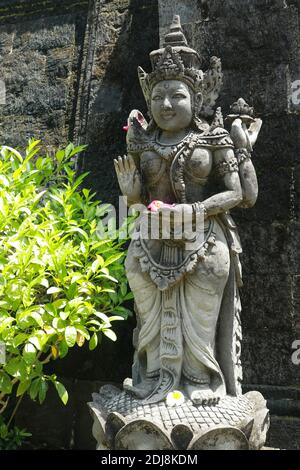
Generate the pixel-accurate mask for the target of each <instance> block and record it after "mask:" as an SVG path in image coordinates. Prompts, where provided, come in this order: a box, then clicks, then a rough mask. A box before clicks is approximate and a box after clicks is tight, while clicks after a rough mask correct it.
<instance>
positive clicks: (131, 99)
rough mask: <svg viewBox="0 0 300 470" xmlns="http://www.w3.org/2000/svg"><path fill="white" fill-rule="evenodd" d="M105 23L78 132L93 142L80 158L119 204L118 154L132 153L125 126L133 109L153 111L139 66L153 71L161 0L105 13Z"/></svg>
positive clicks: (140, 0) (103, 193)
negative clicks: (142, 86) (115, 160)
mask: <svg viewBox="0 0 300 470" xmlns="http://www.w3.org/2000/svg"><path fill="white" fill-rule="evenodd" d="M112 3H113V2H112ZM99 24H100V26H99V29H98V31H97V35H96V43H95V44H94V47H95V51H94V59H93V67H92V71H91V72H89V73H88V74H87V76H86V80H85V84H84V87H85V88H86V90H87V95H88V97H87V99H86V102H85V103H84V105H83V106H82V105H81V111H80V113H79V114H80V118H79V119H80V121H81V122H80V129H79V131H75V133H76V132H78V135H79V140H80V142H82V143H87V144H88V145H89V148H88V151H87V152H86V154H85V155H84V157H83V158H82V160H81V161H80V162H79V169H80V171H90V172H91V174H90V175H89V176H88V178H87V180H86V181H87V182H88V185H89V186H90V187H91V188H92V189H93V190H94V191H96V193H97V196H98V198H100V199H102V200H103V201H105V202H110V203H113V204H116V203H117V202H118V196H119V188H118V185H117V179H116V177H115V171H114V166H113V158H115V157H117V156H118V155H123V154H124V153H125V152H126V135H125V132H124V131H123V129H122V128H123V126H124V125H125V124H126V122H127V118H128V115H129V112H130V111H131V109H132V108H139V109H140V110H141V111H142V112H143V113H144V114H145V115H147V110H146V105H145V102H144V99H143V96H142V92H141V90H140V86H139V82H138V77H137V67H138V65H141V66H142V67H145V69H149V68H150V60H149V52H150V51H152V50H153V49H155V48H157V47H158V41H159V32H158V7H157V0H155V1H153V0H150V1H149V0H131V1H130V2H129V5H128V8H124V9H123V10H122V9H121V10H120V9H115V11H114V12H113V11H111V12H110V11H107V13H106V12H105V11H103V13H101V12H100V21H99ZM116 35H117V37H116ZM114 41H115V42H114ZM82 104H83V103H82ZM86 110H88V116H87V117H86V116H85V115H84V113H85V112H86Z"/></svg>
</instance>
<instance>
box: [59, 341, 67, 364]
mask: <svg viewBox="0 0 300 470" xmlns="http://www.w3.org/2000/svg"><path fill="white" fill-rule="evenodd" d="M68 351H69V348H68V345H67V343H66V341H65V340H63V341H61V342H60V343H59V345H58V352H59V357H60V358H61V359H63V358H64V357H65V356H66V355H67V354H68Z"/></svg>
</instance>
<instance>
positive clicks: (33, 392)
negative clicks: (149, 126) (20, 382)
mask: <svg viewBox="0 0 300 470" xmlns="http://www.w3.org/2000/svg"><path fill="white" fill-rule="evenodd" d="M40 384H41V379H40V378H38V379H35V380H33V381H32V382H31V385H30V390H29V395H30V398H31V399H32V400H35V399H36V397H37V396H38V393H39V389H40Z"/></svg>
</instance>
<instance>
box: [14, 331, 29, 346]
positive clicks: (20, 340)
mask: <svg viewBox="0 0 300 470" xmlns="http://www.w3.org/2000/svg"><path fill="white" fill-rule="evenodd" d="M27 338H28V335H27V334H26V333H19V334H18V335H17V336H15V337H14V339H13V346H14V348H17V347H18V346H20V344H22V343H24V341H26V340H27Z"/></svg>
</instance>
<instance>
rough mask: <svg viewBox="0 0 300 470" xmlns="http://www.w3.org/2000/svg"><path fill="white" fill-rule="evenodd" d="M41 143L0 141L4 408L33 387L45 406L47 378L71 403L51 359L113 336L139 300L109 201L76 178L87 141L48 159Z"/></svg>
mask: <svg viewBox="0 0 300 470" xmlns="http://www.w3.org/2000/svg"><path fill="white" fill-rule="evenodd" d="M38 144H39V141H35V140H32V141H30V142H29V145H28V147H27V149H26V152H25V155H21V154H20V153H19V152H18V151H17V150H15V149H11V148H8V147H2V148H1V158H0V343H1V342H2V343H4V344H5V347H6V362H5V364H2V365H1V364H0V415H1V414H2V415H3V414H4V413H5V409H6V408H7V405H8V403H9V400H10V399H12V398H13V401H14V400H15V399H16V397H17V400H20V399H21V398H22V397H23V395H24V394H25V393H27V394H29V396H30V397H31V398H32V399H33V400H39V402H40V403H42V402H43V401H44V399H45V397H46V393H47V390H48V386H49V385H52V386H54V387H55V388H56V390H57V392H58V394H59V396H60V398H61V400H62V402H63V403H64V404H66V403H67V401H68V393H67V391H66V389H65V387H64V386H63V384H62V383H60V382H59V381H58V380H57V377H56V376H55V375H47V374H46V373H45V372H44V366H45V364H47V363H49V362H50V361H52V360H57V359H61V358H64V357H65V356H66V355H67V354H68V350H69V348H73V347H74V346H76V345H77V346H78V347H81V346H82V345H83V344H84V343H85V342H86V341H87V342H88V344H89V348H90V349H91V350H92V349H94V348H96V346H97V345H98V344H99V342H100V340H101V336H102V335H105V336H107V337H108V338H110V339H111V340H113V341H115V339H116V335H115V333H114V332H113V330H112V329H111V324H112V322H113V321H115V320H121V319H124V318H126V317H127V315H128V314H129V313H130V312H129V311H128V310H127V309H126V308H125V307H124V306H123V305H122V304H123V302H124V301H126V300H129V299H130V298H131V294H130V293H128V291H127V280H126V276H125V270H124V262H123V261H124V256H125V250H124V246H123V244H124V240H123V241H122V242H120V241H119V240H118V238H115V239H111V238H109V237H108V235H107V236H106V238H102V239H99V234H98V232H97V225H98V224H99V223H100V224H101V218H103V216H104V214H105V207H103V206H100V205H99V202H98V201H95V200H94V195H92V194H91V193H90V190H88V189H80V188H81V185H82V182H83V180H84V177H85V175H81V176H80V177H77V176H76V171H75V168H74V161H73V159H74V156H75V155H76V154H78V153H79V152H80V151H82V150H83V148H84V147H77V148H74V146H73V145H72V144H70V145H69V146H68V147H67V148H66V149H65V150H59V151H58V152H57V153H56V155H55V156H54V157H49V156H48V155H46V156H41V155H40V149H39V148H38ZM116 236H117V234H116ZM17 406H18V403H17ZM7 409H8V408H7ZM15 412H16V408H15V409H14V410H13V411H12V415H11V416H10V417H7V418H6V423H8V424H10V423H11V422H12V417H13V415H14V414H15ZM0 417H1V416H0ZM3 426H5V425H4V424H2V433H3V432H4V428H3ZM4 433H5V432H4Z"/></svg>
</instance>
